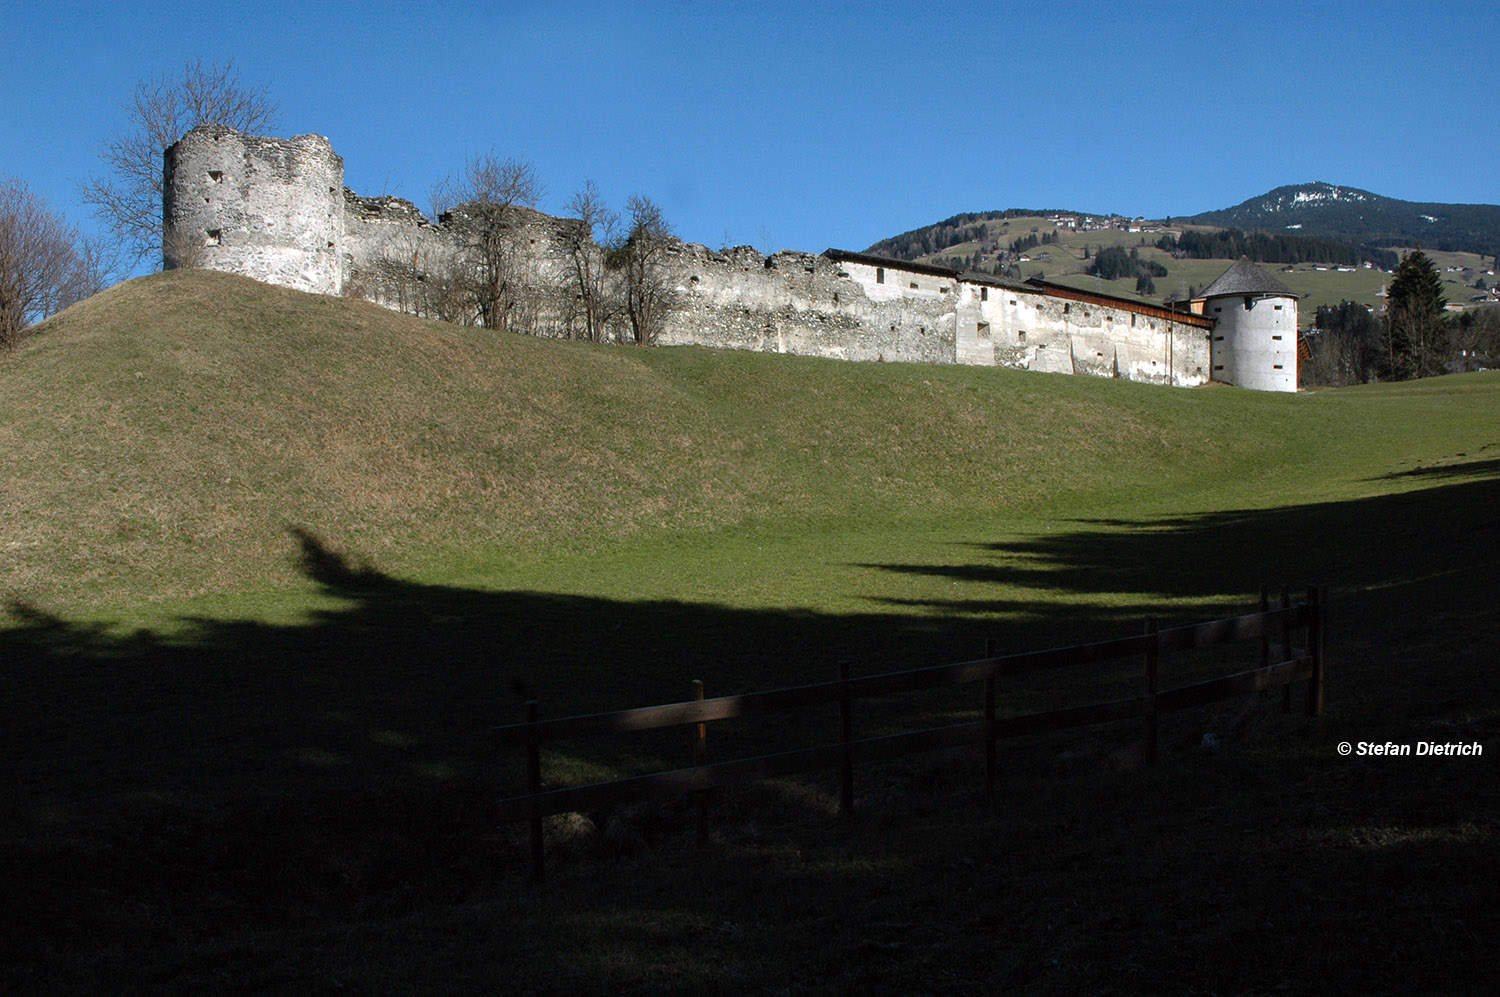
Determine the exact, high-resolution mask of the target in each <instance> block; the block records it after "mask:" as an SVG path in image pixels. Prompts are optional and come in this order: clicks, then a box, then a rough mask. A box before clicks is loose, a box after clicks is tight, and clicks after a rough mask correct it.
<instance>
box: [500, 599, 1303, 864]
mask: <svg viewBox="0 0 1500 997" xmlns="http://www.w3.org/2000/svg"><path fill="white" fill-rule="evenodd" d="M1324 602H1325V600H1324V598H1323V592H1322V590H1321V589H1319V588H1310V589H1308V590H1307V601H1306V602H1304V603H1300V604H1295V605H1294V604H1292V602H1291V600H1290V598H1289V591H1288V590H1287V589H1285V588H1283V589H1282V593H1281V603H1282V604H1281V606H1279V607H1277V608H1274V609H1272V608H1268V600H1267V598H1266V595H1265V593H1264V592H1263V593H1262V596H1261V605H1262V609H1261V611H1260V612H1257V613H1251V614H1248V615H1245V616H1237V617H1232V618H1229V619H1222V620H1214V621H1211V622H1208V623H1198V624H1192V625H1188V626H1181V627H1172V628H1168V629H1165V630H1157V629H1155V625H1154V622H1153V621H1147V627H1146V632H1145V633H1144V634H1142V635H1140V636H1135V637H1120V638H1116V639H1113V640H1106V641H1099V642H1096V643H1092V644H1080V645H1075V646H1071V647H1060V648H1052V649H1049V650H1045V651H1031V652H1024V653H1020V654H1009V655H1003V656H999V657H986V658H982V659H979V660H976V661H966V662H959V663H957V664H949V665H937V666H933V667H928V668H918V669H912V670H908V671H901V672H888V673H885V674H881V675H869V676H863V677H860V678H848V677H842V678H841V679H840V680H839V681H833V682H819V683H814V684H811V685H805V686H796V687H791V688H785V689H774V690H769V691H766V692H757V693H746V694H743V695H738V696H720V697H715V698H712V699H697V698H695V699H694V700H691V701H685V702H680V703H669V704H665V705H661V706H648V707H642V708H638V709H630V710H618V711H614V712H610V713H597V714H591V715H585V716H573V717H559V718H555V719H549V720H541V719H539V718H538V716H537V709H538V708H537V704H536V703H535V702H533V703H529V704H528V717H529V719H528V722H526V723H523V724H512V725H508V726H504V727H499V728H496V731H495V733H496V735H497V738H498V742H499V744H500V745H502V746H512V747H514V746H520V745H524V746H526V748H527V773H528V783H529V791H528V792H527V793H526V794H524V795H521V796H516V797H512V798H509V799H505V800H501V801H500V803H499V819H500V820H501V821H503V822H505V821H520V820H529V821H530V822H531V834H532V840H531V845H532V864H533V873H534V874H535V875H536V876H537V877H540V876H541V875H542V872H543V864H542V826H541V822H542V819H543V818H545V817H549V816H552V815H555V814H560V813H569V812H572V811H577V810H585V809H591V808H599V807H607V806H613V805H617V804H622V803H632V802H637V801H640V800H646V799H654V798H659V797H663V796H678V795H684V794H688V793H701V792H703V791H706V790H711V789H720V788H724V787H728V786H735V785H741V784H744V783H748V782H756V781H760V780H763V779H773V778H779V777H782V776H787V775H796V774H801V773H805V772H813V771H820V770H826V769H833V768H840V769H842V782H843V786H842V794H841V799H842V804H843V807H842V808H843V809H844V810H846V811H847V810H848V809H849V808H850V806H852V798H853V790H852V766H853V764H854V763H856V762H871V761H882V760H888V759H892V758H900V757H903V756H906V755H912V754H918V753H923V752H929V751H936V750H939V749H943V748H952V747H959V746H963V745H970V744H978V743H986V744H987V745H989V746H990V751H989V754H988V756H987V772H986V786H987V787H989V786H991V785H992V784H993V778H994V772H993V768H994V754H993V745H994V743H995V742H996V741H997V740H1000V739H1004V738H1009V737H1019V736H1023V735H1027V734H1038V733H1044V732H1052V731H1061V730H1067V729H1070V728H1075V727H1086V726H1093V725H1096V724H1103V723H1110V722H1114V721H1122V720H1145V721H1146V757H1147V760H1148V761H1153V760H1154V759H1155V754H1156V744H1155V742H1156V717H1157V716H1158V715H1159V714H1162V713H1169V712H1173V711H1177V710H1184V709H1189V708H1192V707H1197V706H1202V705H1205V704H1207V703H1212V702H1216V701H1219V700H1224V699H1231V698H1236V697H1240V696H1247V695H1253V694H1255V693H1258V692H1262V691H1264V690H1266V689H1271V688H1275V687H1277V686H1282V687H1284V688H1286V690H1287V697H1286V698H1284V700H1283V706H1284V707H1285V708H1287V709H1290V702H1291V701H1290V690H1291V686H1292V683H1295V682H1299V681H1303V680H1306V681H1307V682H1308V699H1307V712H1308V714H1309V715H1312V716H1316V715H1321V713H1322V706H1323V660H1322V659H1323V640H1324V632H1325V627H1326V620H1325V617H1324V611H1323V605H1324ZM1294 629H1300V630H1303V631H1305V634H1306V639H1305V642H1304V644H1303V646H1301V647H1294V646H1293V644H1292V640H1291V632H1292V631H1293V630H1294ZM1255 638H1260V639H1261V659H1262V664H1261V666H1260V667H1258V668H1252V669H1248V670H1246V671H1241V672H1236V673H1234V674H1231V675H1223V676H1219V677H1217V678H1212V679H1207V680H1204V681H1199V682H1193V683H1190V684H1187V685H1182V686H1177V687H1174V688H1171V689H1165V690H1159V689H1157V687H1156V668H1157V659H1158V658H1159V656H1160V655H1162V654H1169V653H1177V652H1182V651H1191V650H1196V649H1201V648H1207V647H1213V646H1216V645H1221V644H1228V643H1236V642H1242V641H1247V640H1253V639H1255ZM1273 638H1275V640H1273ZM1273 652H1274V653H1273ZM1136 655H1141V656H1143V657H1144V658H1145V661H1146V673H1147V691H1146V694H1145V695H1143V696H1137V697H1133V698H1129V699H1121V700H1115V701H1112V702H1104V703H1092V704H1088V705H1085V706H1074V707H1068V708H1064V709H1056V710H1048V711H1046V712H1042V713H1034V714H1028V715H1023V716H1012V717H996V716H995V715H994V681H995V680H996V679H998V678H1002V677H1005V676H1012V675H1021V674H1026V673H1032V672H1040V671H1046V670H1050V669H1056V668H1066V667H1073V666H1078V665H1084V664H1092V663H1097V662H1103V661H1115V660H1119V659H1122V658H1129V657H1133V656H1136ZM1273 657H1274V658H1277V659H1278V660H1275V661H1272V660H1271V659H1272V658H1273ZM842 674H843V675H845V676H847V666H846V667H845V668H844V669H843V672H842ZM974 682H985V683H986V697H985V719H983V720H978V721H973V722H969V723H961V724H952V725H949V726H944V727H934V728H928V729H925V730H916V731H906V732H902V733H899V734H887V735H883V736H879V737H869V738H862V739H854V738H853V737H852V736H851V734H850V729H849V722H848V706H849V704H850V703H851V702H852V701H854V700H857V699H867V698H871V697H875V696H889V695H895V694H899V693H906V692H916V691H921V690H926V689H934V688H940V687H944V686H957V685H966V684H970V683H974ZM694 692H695V695H696V696H701V695H702V684H701V683H699V682H696V681H695V682H694ZM831 703H838V704H840V707H841V714H842V716H843V718H844V722H843V724H842V726H843V731H842V734H843V737H842V739H841V740H840V741H838V742H835V743H830V744H823V745H818V746H815V747H810V748H802V749H798V750H794V751H783V752H776V753H773V754H768V755H759V756H756V757H753V758H742V759H734V760H730V761H721V762H712V763H708V762H704V761H703V738H704V728H703V725H705V724H707V723H709V722H712V721H715V720H727V719H731V718H735V717H744V716H752V715H756V714H770V713H776V712H780V711H784V710H788V709H792V708H798V707H806V706H817V705H823V704H831ZM689 724H697V725H699V730H698V733H697V740H696V741H695V744H694V758H695V761H697V762H698V764H695V765H694V766H692V767H691V768H682V769H673V770H670V771H666V772H658V773H654V774H651V775H642V776H635V777H631V778H625V779H616V780H612V781H609V782H601V783H593V784H589V785H583V786H570V787H565V788H560V789H550V790H544V789H543V788H542V782H541V760H540V749H541V746H542V745H543V744H546V743H549V742H555V741H560V740H568V739H576V738H583V737H592V736H598V735H601V734H618V733H630V732H635V731H644V730H654V729H659V728H663V727H674V726H684V725H689ZM705 819H706V818H705V817H704V814H703V811H702V808H701V800H700V809H699V831H698V836H699V839H700V840H703V839H704V838H705V837H706V824H705Z"/></svg>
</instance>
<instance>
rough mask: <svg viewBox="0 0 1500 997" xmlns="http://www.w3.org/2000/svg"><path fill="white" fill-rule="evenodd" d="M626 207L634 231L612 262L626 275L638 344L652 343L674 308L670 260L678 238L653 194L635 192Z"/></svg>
mask: <svg viewBox="0 0 1500 997" xmlns="http://www.w3.org/2000/svg"><path fill="white" fill-rule="evenodd" d="M625 208H626V210H627V211H628V212H629V213H630V232H629V234H628V235H627V236H626V237H625V240H624V241H623V242H620V243H618V244H617V245H616V246H614V247H613V248H612V249H611V250H610V253H609V261H610V263H611V265H612V266H613V267H614V268H615V269H616V270H618V271H619V272H620V273H621V274H622V275H623V277H624V283H625V288H624V307H625V315H626V317H627V318H628V319H629V320H630V334H631V337H632V338H633V339H634V340H635V342H636V344H637V345H640V346H650V345H652V344H653V343H655V342H656V337H657V336H658V335H660V334H661V327H662V323H663V321H664V320H665V319H666V316H667V314H668V312H670V311H671V308H672V289H671V287H670V285H669V284H668V281H667V263H668V262H669V260H670V258H671V255H672V252H673V250H674V249H675V248H676V246H677V240H676V239H675V238H674V237H673V235H672V229H671V226H669V225H668V224H667V220H666V217H665V216H664V215H663V214H662V210H661V208H660V207H658V206H657V204H656V202H654V201H652V200H651V199H650V198H649V197H643V196H641V195H639V194H633V195H631V198H630V200H629V201H627V202H626V205H625Z"/></svg>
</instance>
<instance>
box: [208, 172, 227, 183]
mask: <svg viewBox="0 0 1500 997" xmlns="http://www.w3.org/2000/svg"><path fill="white" fill-rule="evenodd" d="M208 180H209V183H223V182H224V171H223V170H209V171H208Z"/></svg>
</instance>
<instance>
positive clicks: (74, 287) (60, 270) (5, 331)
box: [0, 179, 92, 346]
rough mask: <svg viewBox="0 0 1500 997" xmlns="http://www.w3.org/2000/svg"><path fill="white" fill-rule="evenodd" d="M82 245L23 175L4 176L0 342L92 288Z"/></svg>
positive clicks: (0, 183)
mask: <svg viewBox="0 0 1500 997" xmlns="http://www.w3.org/2000/svg"><path fill="white" fill-rule="evenodd" d="M78 244H79V238H78V232H77V230H76V229H74V228H73V227H72V226H70V225H69V224H68V223H67V221H66V220H65V219H64V218H63V216H62V215H60V214H58V213H56V212H54V211H53V210H52V209H51V208H50V207H49V206H48V204H47V202H46V201H45V200H44V199H43V198H41V197H39V196H37V195H36V194H34V193H32V191H31V190H30V188H28V187H27V186H26V185H25V184H24V183H22V182H21V181H19V180H15V179H7V180H0V346H12V345H14V344H15V343H16V342H17V341H18V340H19V339H20V337H21V332H22V330H24V329H25V328H26V327H27V326H28V325H30V324H31V323H32V322H35V321H38V320H40V319H43V318H46V317H47V316H48V315H51V314H52V313H53V312H56V311H59V310H61V309H63V308H66V307H67V306H68V305H70V304H72V303H73V302H75V301H77V300H79V299H80V298H82V297H87V295H88V294H89V293H92V290H90V288H91V286H92V279H91V278H92V274H91V273H90V272H89V270H88V267H89V266H91V263H90V262H89V261H84V260H82V259H81V258H80V256H79V252H78Z"/></svg>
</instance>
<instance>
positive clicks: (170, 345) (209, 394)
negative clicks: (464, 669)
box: [0, 271, 1258, 601]
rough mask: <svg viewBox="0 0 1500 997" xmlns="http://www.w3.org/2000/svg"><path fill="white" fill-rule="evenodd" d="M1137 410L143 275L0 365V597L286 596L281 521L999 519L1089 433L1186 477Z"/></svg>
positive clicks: (1123, 482)
mask: <svg viewBox="0 0 1500 997" xmlns="http://www.w3.org/2000/svg"><path fill="white" fill-rule="evenodd" d="M1142 398H1149V399H1151V401H1152V403H1153V404H1155V405H1166V406H1168V407H1172V406H1181V405H1182V404H1184V403H1185V402H1186V398H1185V397H1179V396H1176V395H1175V394H1174V393H1165V394H1163V393H1155V392H1153V393H1150V394H1147V395H1140V394H1138V393H1134V392H1130V391H1123V392H1122V391H1121V390H1120V386H1118V385H1113V384H1105V383H1099V382H1093V383H1088V384H1086V383H1084V379H1079V380H1078V381H1077V382H1076V383H1075V382H1072V381H1068V380H1064V381H1061V382H1058V381H1056V380H1054V379H1050V378H1043V379H1037V378H1036V377H1035V376H1034V375H1027V374H1024V373H1019V372H1003V371H995V370H972V369H971V370H961V369H942V370H939V369H934V368H927V367H918V366H909V365H874V366H872V365H856V364H847V363H839V362H834V361H820V360H813V359H807V358H796V357H767V356H759V355H753V354H746V353H731V352H726V351H711V350H697V349H677V350H665V349H664V350H638V349H622V348H618V347H597V346H595V347H590V346H585V345H582V344H573V343H564V342H555V341H543V340H537V339H532V338H526V337H520V336H501V335H496V334H495V333H493V332H489V331H486V330H480V329H466V328H459V327H454V326H446V325H442V324H438V323H433V322H426V321H420V320H417V319H413V318H410V317H406V316H401V315H397V314H393V313H391V312H388V311H385V310H383V309H380V308H377V307H375V306H372V305H368V304H365V303H361V302H354V301H348V300H341V299H334V298H327V297H318V296H313V295H306V294H300V293H297V292H292V291H287V290H283V289H279V288H273V287H269V286H266V285H262V284H259V283H256V282H254V281H250V280H246V279H243V278H237V277H234V276H230V275H226V274H219V273H212V272H206V271H205V272H174V273H166V274H158V275H155V276H151V277H146V278H141V279H139V280H135V281H131V282H129V283H127V284H124V285H121V286H120V287H117V288H114V289H113V290H111V291H109V292H107V293H105V294H102V295H100V296H98V297H96V298H94V299H92V300H90V301H88V302H84V303H82V304H80V305H78V306H76V307H75V308H73V309H70V310H68V311H66V312H64V313H62V314H61V315H58V316H56V317H55V318H54V319H52V320H51V321H49V322H47V323H45V324H44V325H42V326H40V327H39V328H38V329H37V331H36V334H35V336H34V337H33V338H32V339H31V340H30V341H28V342H27V343H26V344H25V345H24V346H23V347H22V348H21V349H20V350H19V351H17V352H16V353H14V354H13V355H10V356H7V357H4V358H0V426H4V434H5V437H6V446H5V447H4V448H3V451H0V477H3V480H5V481H6V483H7V487H6V489H5V491H4V497H3V508H0V515H3V516H4V518H5V521H6V522H7V523H8V524H9V527H8V530H9V533H8V538H9V542H10V548H9V550H10V554H9V556H8V557H7V558H6V559H5V562H4V567H3V569H0V592H7V593H12V594H15V595H18V596H20V597H23V598H38V599H44V600H46V599H51V598H54V597H58V596H62V597H65V598H66V599H68V600H70V601H72V600H77V599H85V600H86V601H95V600H105V601H129V600H130V599H132V598H136V597H141V596H147V595H149V596H151V597H177V596H186V595H192V594H194V593H198V592H205V591H220V590H225V589H231V588H237V587H242V586H247V585H248V586H255V585H263V584H281V583H283V582H286V581H288V580H290V579H291V578H292V577H293V576H294V574H295V563H294V562H295V557H294V555H295V550H296V544H295V543H294V542H293V540H292V539H291V535H290V533H289V530H290V529H291V528H292V527H300V528H306V529H311V530H314V531H316V532H318V533H319V534H320V535H322V536H325V537H327V538H328V539H329V540H330V541H331V542H334V543H336V544H339V545H341V546H344V547H347V548H349V549H354V550H358V551H361V552H363V553H364V554H366V555H367V556H369V557H372V558H375V559H376V560H377V561H379V562H381V563H382V564H383V565H387V564H388V565H393V566H408V567H409V566H411V565H412V564H414V563H416V562H418V561H421V560H423V559H424V558H428V557H429V556H432V555H434V552H438V553H441V552H445V551H454V550H467V549H471V548H473V547H474V546H476V545H478V546H486V547H490V548H493V549H497V550H507V551H512V552H518V553H524V552H526V551H537V550H543V549H549V548H551V547H553V546H556V545H559V544H562V545H575V546H576V545H583V546H589V545H598V544H601V543H610V542H613V541H616V540H619V539H622V538H625V537H629V536H634V535H637V534H639V533H641V532H642V531H644V532H648V533H649V532H652V531H657V532H659V531H662V530H674V529H697V530H713V529H716V528H719V527H722V526H725V525H729V524H736V523H743V522H746V521H751V520H755V519H761V518H766V517H784V516H787V515H793V514H795V515H798V516H805V515H816V514H818V513H819V512H820V511H822V512H827V513H829V514H837V515H840V516H858V515H868V516H870V517H882V516H900V515H933V514H940V513H942V512H944V511H952V510H957V509H961V508H965V507H967V506H968V505H970V504H972V503H975V502H984V503H986V504H988V503H994V502H999V503H1003V504H1006V505H1010V506H1015V507H1024V506H1027V505H1031V504H1035V503H1036V502H1038V501H1039V500H1041V499H1042V498H1044V497H1046V496H1050V495H1054V494H1056V493H1057V492H1058V491H1059V490H1063V489H1089V488H1097V487H1098V486H1099V482H1098V480H1097V479H1095V478H1094V477H1093V476H1092V475H1091V472H1090V464H1091V460H1090V459H1088V458H1087V455H1086V452H1085V451H1084V449H1083V448H1082V447H1081V445H1080V443H1079V442H1077V441H1079V440H1080V439H1084V438H1087V439H1090V440H1091V441H1092V442H1093V444H1094V445H1096V446H1099V447H1103V448H1107V449H1108V450H1110V451H1111V452H1112V451H1113V450H1114V449H1115V448H1118V447H1134V448H1136V449H1138V450H1140V451H1141V452H1142V453H1143V454H1149V455H1150V456H1148V457H1147V458H1146V459H1144V460H1143V461H1142V463H1141V470H1140V475H1139V476H1138V477H1137V476H1136V473H1135V472H1134V471H1132V472H1131V473H1130V474H1128V475H1126V476H1125V477H1124V478H1118V476H1117V478H1118V480H1117V481H1116V484H1117V486H1119V487H1125V488H1129V487H1133V486H1141V485H1143V483H1144V482H1145V481H1147V480H1148V479H1149V477H1150V476H1151V475H1152V474H1153V473H1168V472H1167V470H1166V469H1167V467H1168V465H1171V466H1176V467H1179V468H1188V467H1191V463H1190V462H1189V461H1187V460H1186V458H1187V456H1188V455H1189V454H1190V453H1191V452H1192V451H1193V450H1194V449H1196V448H1198V447H1199V446H1200V445H1201V442H1202V440H1203V435H1202V431H1201V430H1199V429H1198V428H1196V427H1190V426H1183V425H1175V426H1173V427H1171V428H1170V429H1167V430H1163V429H1162V428H1161V427H1160V426H1152V425H1148V424H1146V423H1144V422H1143V421H1142V420H1141V417H1140V416H1139V415H1138V414H1136V413H1135V412H1134V411H1133V410H1134V409H1135V407H1136V406H1138V405H1139V404H1140V400H1141V399H1142ZM1256 404H1258V403H1256ZM1080 434H1082V436H1080ZM1177 473H1179V474H1180V473H1184V472H1182V471H1179V472H1177Z"/></svg>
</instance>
